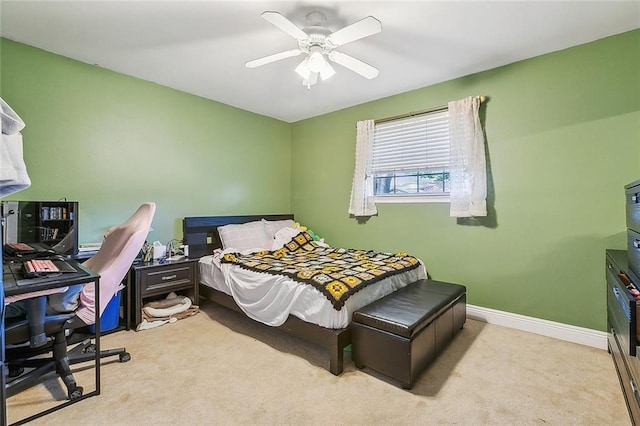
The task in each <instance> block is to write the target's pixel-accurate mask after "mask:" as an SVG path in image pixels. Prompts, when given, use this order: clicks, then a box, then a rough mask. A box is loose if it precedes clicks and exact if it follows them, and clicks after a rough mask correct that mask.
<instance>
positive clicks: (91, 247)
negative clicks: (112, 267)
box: [78, 243, 102, 253]
mask: <svg viewBox="0 0 640 426" xmlns="http://www.w3.org/2000/svg"><path fill="white" fill-rule="evenodd" d="M100 247H102V243H84V244H80V245H79V246H78V251H79V252H80V253H84V252H88V251H98V250H100Z"/></svg>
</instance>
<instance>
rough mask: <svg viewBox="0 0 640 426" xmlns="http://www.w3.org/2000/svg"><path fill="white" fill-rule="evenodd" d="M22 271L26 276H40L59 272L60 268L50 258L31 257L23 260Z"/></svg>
mask: <svg viewBox="0 0 640 426" xmlns="http://www.w3.org/2000/svg"><path fill="white" fill-rule="evenodd" d="M22 272H23V273H24V275H25V277H39V276H42V275H47V274H55V273H58V272H60V269H58V267H57V266H56V265H55V263H53V261H51V260H49V259H31V260H25V261H24V262H22Z"/></svg>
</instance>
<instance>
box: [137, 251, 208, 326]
mask: <svg viewBox="0 0 640 426" xmlns="http://www.w3.org/2000/svg"><path fill="white" fill-rule="evenodd" d="M127 284H128V286H129V288H130V289H131V295H132V299H133V300H132V301H131V303H130V305H132V306H130V308H131V315H130V318H131V319H132V321H133V328H134V329H135V328H136V327H137V326H138V324H140V323H141V322H142V305H143V304H144V300H145V299H152V298H153V299H159V298H161V297H159V296H162V295H166V294H168V293H170V292H172V291H175V292H178V291H180V290H188V291H187V294H185V295H186V296H189V297H191V301H192V302H193V303H194V304H197V303H198V259H189V258H183V259H180V260H167V261H166V262H164V263H160V262H157V261H153V262H146V263H138V264H133V265H132V266H131V269H130V270H129V276H128V277H127ZM127 328H129V327H127Z"/></svg>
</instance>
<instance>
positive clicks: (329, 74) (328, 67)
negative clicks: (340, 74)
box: [320, 61, 336, 81]
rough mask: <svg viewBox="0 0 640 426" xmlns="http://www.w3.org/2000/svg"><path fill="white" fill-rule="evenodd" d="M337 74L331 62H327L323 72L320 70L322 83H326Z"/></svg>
mask: <svg viewBox="0 0 640 426" xmlns="http://www.w3.org/2000/svg"><path fill="white" fill-rule="evenodd" d="M335 73H336V70H334V69H333V67H332V66H331V64H330V63H329V62H326V61H325V63H324V67H322V70H320V78H322V81H325V80H327V79H329V78H330V77H332V76H333V75H334V74H335Z"/></svg>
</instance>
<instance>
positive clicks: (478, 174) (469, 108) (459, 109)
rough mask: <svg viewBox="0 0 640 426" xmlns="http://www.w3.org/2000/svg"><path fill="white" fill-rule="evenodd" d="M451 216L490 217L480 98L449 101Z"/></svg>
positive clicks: (471, 97) (472, 97) (473, 97)
mask: <svg viewBox="0 0 640 426" xmlns="http://www.w3.org/2000/svg"><path fill="white" fill-rule="evenodd" d="M448 106H449V143H450V148H451V153H450V164H449V173H450V175H449V178H450V185H451V186H450V200H451V202H450V212H449V214H450V216H451V217H473V216H486V215H487V201H486V199H487V172H486V160H485V152H484V134H483V132H482V126H481V124H480V118H479V115H478V111H479V110H480V98H479V97H478V96H470V97H468V98H465V99H461V100H459V101H452V102H449V105H448Z"/></svg>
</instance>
